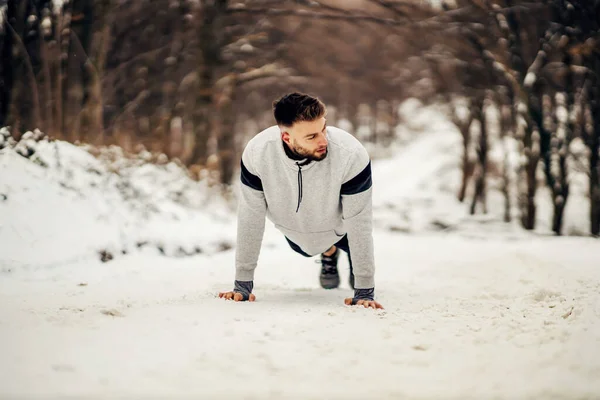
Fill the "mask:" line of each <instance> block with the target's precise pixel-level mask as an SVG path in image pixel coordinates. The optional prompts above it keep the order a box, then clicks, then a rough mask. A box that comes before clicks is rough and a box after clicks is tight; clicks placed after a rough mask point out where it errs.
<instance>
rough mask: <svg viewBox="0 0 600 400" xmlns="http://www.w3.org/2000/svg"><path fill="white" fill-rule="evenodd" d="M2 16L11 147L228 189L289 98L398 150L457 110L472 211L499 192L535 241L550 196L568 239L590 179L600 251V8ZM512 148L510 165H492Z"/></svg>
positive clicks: (156, 5)
mask: <svg viewBox="0 0 600 400" xmlns="http://www.w3.org/2000/svg"><path fill="white" fill-rule="evenodd" d="M0 9H1V10H2V11H1V12H0V19H1V24H0V53H1V54H2V57H1V62H0V127H1V126H7V127H9V130H10V132H11V135H12V139H11V140H19V139H20V138H21V136H22V135H23V134H24V133H26V132H27V131H33V130H35V129H39V130H40V131H42V132H44V133H45V134H48V135H49V136H50V137H51V138H55V139H60V140H66V141H69V142H73V143H77V142H79V143H90V144H94V145H97V146H107V145H113V144H114V145H118V146H121V147H122V148H124V149H125V150H127V151H131V152H136V151H139V149H141V148H144V149H148V150H149V151H151V152H153V153H160V154H166V155H167V156H168V157H169V158H170V159H175V158H176V159H178V160H180V162H181V163H183V164H184V165H186V166H187V167H189V170H190V173H192V174H194V173H196V174H197V172H198V171H199V170H202V169H206V168H212V169H214V170H215V171H218V173H219V179H220V181H221V182H222V183H225V184H228V183H231V181H232V179H233V177H234V175H235V172H236V169H237V167H238V163H239V155H240V152H241V151H242V149H243V146H244V145H245V143H246V142H247V140H248V139H249V138H250V137H252V136H253V135H255V134H256V133H258V132H259V131H260V130H262V129H264V128H266V127H268V126H270V125H272V124H274V121H273V118H272V111H271V103H272V101H273V100H274V99H275V98H276V97H278V96H280V95H281V94H283V93H286V92H289V91H292V90H300V91H304V92H310V93H313V94H316V95H318V96H319V97H320V98H321V99H322V100H323V101H324V102H325V103H326V104H327V105H328V107H329V116H328V120H329V122H330V124H332V125H337V124H338V123H341V121H345V122H346V125H347V127H346V128H347V129H348V130H349V131H350V132H351V133H353V134H355V135H358V133H359V131H360V130H361V129H362V131H361V132H362V133H361V139H362V140H364V141H365V142H368V143H375V144H378V145H381V146H389V145H390V144H391V143H392V142H393V141H394V140H395V138H396V133H395V128H396V127H397V126H398V124H400V123H401V122H402V121H399V118H400V117H399V113H398V106H399V105H400V104H401V103H402V102H403V101H405V100H406V99H410V98H414V99H418V100H419V101H420V102H421V103H423V104H436V105H440V106H441V107H442V109H443V110H444V112H445V113H446V115H447V117H448V119H449V120H451V121H452V122H453V123H454V125H456V133H453V132H449V134H460V135H462V139H463V144H464V146H463V154H462V156H461V155H457V157H462V158H461V159H462V175H463V179H462V185H461V187H459V188H457V196H458V198H459V200H461V201H469V202H470V203H469V207H470V210H471V213H475V212H487V209H486V208H487V207H486V204H487V203H486V192H487V190H488V187H487V186H488V184H487V181H488V179H489V177H490V176H494V177H497V178H498V179H500V180H501V182H502V188H503V189H502V190H503V192H504V193H505V205H504V207H505V219H506V220H507V221H508V220H509V219H510V215H511V214H510V209H511V207H513V206H515V205H514V204H512V203H511V201H512V202H514V201H516V202H517V204H516V206H517V207H518V209H519V214H520V223H521V224H522V226H523V227H524V228H525V229H534V228H535V218H536V206H535V198H536V191H537V189H538V188H539V187H540V185H545V186H546V187H548V188H549V189H550V193H551V196H552V199H553V207H554V210H553V215H552V216H551V218H552V226H553V230H554V232H556V233H557V234H560V233H561V227H562V224H563V211H564V207H565V204H566V202H567V200H568V196H569V176H570V174H571V173H572V171H580V172H583V173H585V174H586V175H587V181H588V184H589V199H590V202H589V207H590V210H589V215H590V233H591V234H592V235H595V236H598V235H600V180H599V179H600V164H599V155H600V154H599V152H600V101H599V97H600V82H599V79H600V1H598V0H581V1H576V0H541V1H526V0H524V1H521V0H454V1H438V2H428V1H425V0H421V1H419V0H327V1H325V0H323V1H311V0H289V1H286V0H246V1H242V0H238V1H234V0H71V1H56V0H54V1H52V0H9V1H6V0H0ZM513 145H514V146H513ZM494 146H499V147H500V148H502V149H503V152H504V154H506V157H505V159H504V161H502V162H491V160H490V158H489V152H490V149H491V148H492V147H494ZM513 147H514V150H511V149H513ZM511 151H512V152H513V153H514V154H516V156H517V159H518V163H517V166H516V167H514V166H513V165H512V164H510V163H509V158H510V157H509V156H510V155H511V154H512V153H511ZM513 172H514V173H513ZM467 197H468V198H467ZM515 199H516V200H515Z"/></svg>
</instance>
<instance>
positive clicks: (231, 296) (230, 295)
mask: <svg viewBox="0 0 600 400" xmlns="http://www.w3.org/2000/svg"><path fill="white" fill-rule="evenodd" d="M219 298H221V299H225V300H233V301H254V300H256V296H255V295H253V294H252V293H250V296H248V298H247V299H244V295H243V294H242V293H235V292H220V293H219Z"/></svg>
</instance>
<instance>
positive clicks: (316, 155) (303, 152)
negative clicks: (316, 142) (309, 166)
mask: <svg viewBox="0 0 600 400" xmlns="http://www.w3.org/2000/svg"><path fill="white" fill-rule="evenodd" d="M292 151H293V152H294V153H296V154H297V155H299V156H301V157H304V158H307V159H309V160H310V161H323V160H324V159H325V157H327V153H328V152H329V149H328V148H325V151H324V152H322V153H320V152H318V151H317V150H313V151H311V150H308V149H305V148H304V147H302V146H300V145H299V144H298V143H295V142H294V143H292Z"/></svg>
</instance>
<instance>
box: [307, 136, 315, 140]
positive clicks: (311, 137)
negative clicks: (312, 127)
mask: <svg viewBox="0 0 600 400" xmlns="http://www.w3.org/2000/svg"><path fill="white" fill-rule="evenodd" d="M316 137H317V135H312V136H309V137H308V140H313V139H314V138H316Z"/></svg>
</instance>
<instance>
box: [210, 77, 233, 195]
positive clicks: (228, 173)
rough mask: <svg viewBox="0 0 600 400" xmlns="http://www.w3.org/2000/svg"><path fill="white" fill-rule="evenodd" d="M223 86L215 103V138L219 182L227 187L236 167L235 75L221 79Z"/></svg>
mask: <svg viewBox="0 0 600 400" xmlns="http://www.w3.org/2000/svg"><path fill="white" fill-rule="evenodd" d="M223 81H224V86H223V87H222V88H219V90H220V93H219V94H218V95H217V96H218V99H217V101H216V107H217V118H215V128H214V130H215V134H216V136H217V151H218V154H219V170H220V175H219V176H220V181H221V183H222V184H225V185H229V184H231V183H232V181H233V173H234V171H235V168H236V166H237V163H236V162H235V160H234V157H235V129H234V125H235V116H234V113H233V102H234V100H235V98H234V96H235V91H236V89H237V82H236V77H235V75H233V74H232V75H231V76H230V77H227V78H223Z"/></svg>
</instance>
